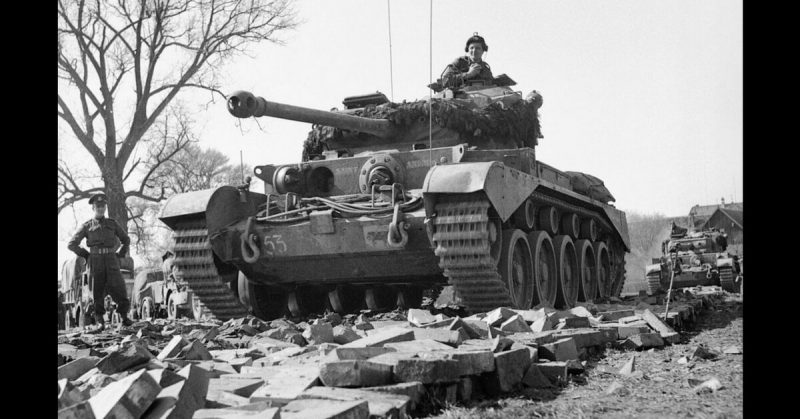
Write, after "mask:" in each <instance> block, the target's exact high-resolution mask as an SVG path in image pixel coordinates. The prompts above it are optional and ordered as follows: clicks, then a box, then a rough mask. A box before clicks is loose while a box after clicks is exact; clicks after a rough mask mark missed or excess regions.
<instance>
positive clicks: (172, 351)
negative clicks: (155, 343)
mask: <svg viewBox="0 0 800 419" xmlns="http://www.w3.org/2000/svg"><path fill="white" fill-rule="evenodd" d="M188 344H189V342H187V341H186V339H184V338H183V337H182V336H181V335H175V336H173V337H172V339H171V340H170V341H169V343H167V346H165V347H164V349H162V350H161V352H159V353H158V356H156V359H158V360H159V361H163V360H165V359H167V358H174V357H175V356H177V355H178V353H180V351H181V349H182V348H183V347H184V346H186V345H188Z"/></svg>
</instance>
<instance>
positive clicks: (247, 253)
mask: <svg viewBox="0 0 800 419" xmlns="http://www.w3.org/2000/svg"><path fill="white" fill-rule="evenodd" d="M254 222H255V217H248V218H247V224H245V228H244V232H242V235H241V251H242V259H244V261H245V262H247V263H255V262H256V261H257V260H258V258H260V257H261V250H260V249H259V248H258V242H259V240H258V235H257V234H256V232H255V230H254V229H253V223H254Z"/></svg>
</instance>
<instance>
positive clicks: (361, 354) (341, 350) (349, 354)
mask: <svg viewBox="0 0 800 419" xmlns="http://www.w3.org/2000/svg"><path fill="white" fill-rule="evenodd" d="M388 352H397V350H396V349H394V348H390V347H389V348H387V347H384V346H367V347H362V348H345V347H342V346H340V347H338V348H335V349H334V350H333V351H331V352H330V353H329V354H328V359H329V360H339V361H346V360H357V359H369V358H372V357H375V356H378V355H383V354H385V353H388Z"/></svg>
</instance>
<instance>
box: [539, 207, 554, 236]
mask: <svg viewBox="0 0 800 419" xmlns="http://www.w3.org/2000/svg"><path fill="white" fill-rule="evenodd" d="M538 215H539V217H537V221H538V222H539V228H540V229H542V230H544V231H546V232H547V233H548V234H550V235H553V236H555V235H556V234H558V212H557V211H556V209H555V208H554V207H550V206H547V207H542V208H540V209H539V213H538Z"/></svg>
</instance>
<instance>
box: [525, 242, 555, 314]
mask: <svg viewBox="0 0 800 419" xmlns="http://www.w3.org/2000/svg"><path fill="white" fill-rule="evenodd" d="M528 243H529V245H530V247H531V256H532V259H531V260H532V263H533V283H534V293H533V296H534V297H533V304H534V305H539V304H543V305H545V306H547V307H553V306H554V305H555V304H556V296H557V295H558V283H557V281H558V275H557V271H556V254H555V251H554V250H553V241H552V240H550V235H549V234H547V232H546V231H541V230H538V231H534V232H532V233H530V234H528Z"/></svg>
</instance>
